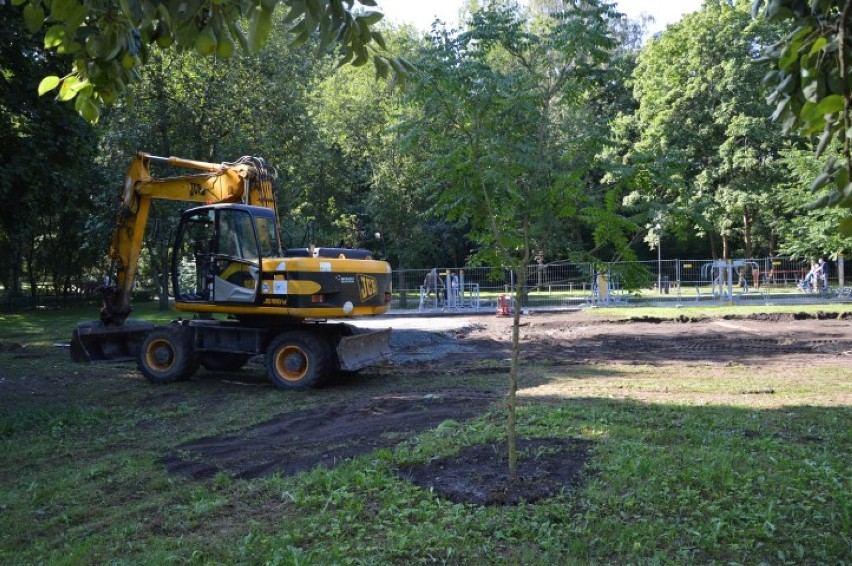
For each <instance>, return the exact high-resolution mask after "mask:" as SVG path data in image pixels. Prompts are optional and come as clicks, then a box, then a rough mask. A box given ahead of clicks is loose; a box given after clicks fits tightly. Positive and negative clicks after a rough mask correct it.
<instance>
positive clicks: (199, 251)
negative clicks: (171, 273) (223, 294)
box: [174, 209, 216, 301]
mask: <svg viewBox="0 0 852 566" xmlns="http://www.w3.org/2000/svg"><path fill="white" fill-rule="evenodd" d="M215 233H216V232H215V212H214V211H213V210H212V209H207V210H200V211H197V212H194V213H193V214H191V215H190V216H186V217H184V218H183V221H182V223H181V225H180V230H179V233H178V239H177V242H176V244H177V245H176V246H175V251H174V253H175V278H174V287H175V297H177V298H179V299H180V300H184V301H209V300H210V293H211V290H210V289H209V285H208V281H207V274H208V273H210V269H211V262H212V259H213V258H212V254H213V245H214V243H215V240H214V236H215Z"/></svg>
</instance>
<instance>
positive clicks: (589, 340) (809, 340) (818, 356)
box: [451, 313, 852, 366]
mask: <svg viewBox="0 0 852 566" xmlns="http://www.w3.org/2000/svg"><path fill="white" fill-rule="evenodd" d="M846 314H847V313H840V314H836V313H816V314H813V315H811V314H805V313H791V314H767V315H750V316H726V317H722V318H689V317H680V318H675V319H659V318H655V317H640V318H634V319H629V320H605V319H601V318H597V317H594V316H590V315H588V314H585V313H558V314H551V313H537V314H531V315H528V316H524V317H523V318H522V327H521V343H522V353H521V355H522V357H523V358H524V359H528V360H534V361H538V362H551V363H556V364H605V363H612V362H618V363H627V364H650V365H668V364H675V365H693V364H701V365H706V364H722V365H730V364H737V365H745V366H772V365H777V364H783V365H785V366H790V365H793V366H807V365H810V364H813V363H816V362H823V361H825V362H828V361H831V362H832V363H840V364H841V365H847V364H849V365H852V328H850V323H849V319H848V317H847V316H846ZM511 331H512V321H511V319H509V318H494V317H489V318H485V317H483V320H482V322H481V323H480V324H478V325H477V326H476V327H472V328H470V329H469V330H467V331H466V332H465V337H464V339H463V340H461V342H463V343H464V344H465V347H466V348H467V350H466V351H464V352H462V351H456V352H455V353H454V354H452V356H451V357H452V358H453V359H465V358H467V359H469V358H496V357H502V358H507V357H508V356H509V344H510V340H511Z"/></svg>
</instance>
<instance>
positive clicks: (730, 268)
mask: <svg viewBox="0 0 852 566" xmlns="http://www.w3.org/2000/svg"><path fill="white" fill-rule="evenodd" d="M727 264H728V306H729V307H730V306H731V305H733V304H734V260H732V259H730V258H729V259H728V260H727Z"/></svg>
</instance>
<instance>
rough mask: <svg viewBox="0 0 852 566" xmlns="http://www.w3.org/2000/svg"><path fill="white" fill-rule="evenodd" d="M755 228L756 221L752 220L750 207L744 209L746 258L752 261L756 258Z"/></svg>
mask: <svg viewBox="0 0 852 566" xmlns="http://www.w3.org/2000/svg"><path fill="white" fill-rule="evenodd" d="M753 226H754V219H753V218H752V214H751V211H750V210H749V207H747V206H744V207H743V237H744V239H745V257H746V259H751V258H752V257H753V256H754V250H753V249H752V245H753V244H752V229H753Z"/></svg>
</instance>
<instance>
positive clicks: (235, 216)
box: [174, 207, 271, 303]
mask: <svg viewBox="0 0 852 566" xmlns="http://www.w3.org/2000/svg"><path fill="white" fill-rule="evenodd" d="M263 253H264V254H265V253H266V250H265V249H264V250H263ZM175 254H176V256H175V259H176V262H175V263H176V269H175V272H176V273H175V274H176V277H175V281H174V284H175V295H176V297H178V298H179V300H182V301H201V302H217V303H218V302H224V303H233V302H237V303H245V302H254V300H255V298H256V295H257V288H258V280H259V276H260V259H261V257H263V256H262V255H261V247H260V246H259V245H258V238H257V235H256V232H255V227H254V222H253V219H252V216H251V215H250V214H249V212H248V211H247V210H245V209H240V208H212V207H211V208H200V209H194V210H192V211H189V212H188V213H187V214H186V215H185V216H184V218H183V220H182V222H181V226H180V228H179V230H178V238H177V242H176V247H175ZM270 255H271V254H270Z"/></svg>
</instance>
